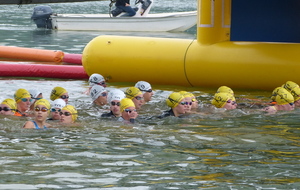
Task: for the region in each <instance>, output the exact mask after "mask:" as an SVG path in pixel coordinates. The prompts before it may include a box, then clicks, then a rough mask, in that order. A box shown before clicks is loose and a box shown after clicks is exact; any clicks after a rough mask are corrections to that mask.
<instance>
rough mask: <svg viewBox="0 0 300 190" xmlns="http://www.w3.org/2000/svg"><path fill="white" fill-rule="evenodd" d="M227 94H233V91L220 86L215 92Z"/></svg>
mask: <svg viewBox="0 0 300 190" xmlns="http://www.w3.org/2000/svg"><path fill="white" fill-rule="evenodd" d="M221 92H224V93H229V94H232V95H233V94H234V92H233V90H232V89H231V88H229V87H228V86H220V87H219V88H218V90H217V93H221Z"/></svg>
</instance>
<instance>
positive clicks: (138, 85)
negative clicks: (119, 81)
mask: <svg viewBox="0 0 300 190" xmlns="http://www.w3.org/2000/svg"><path fill="white" fill-rule="evenodd" d="M135 87H136V88H138V89H140V91H143V92H145V91H148V90H151V89H152V87H151V85H150V83H148V82H146V81H139V82H137V83H136V84H135Z"/></svg>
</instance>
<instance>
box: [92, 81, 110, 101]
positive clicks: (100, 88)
mask: <svg viewBox="0 0 300 190" xmlns="http://www.w3.org/2000/svg"><path fill="white" fill-rule="evenodd" d="M103 92H107V90H106V89H105V88H104V87H103V86H100V85H94V86H93V87H92V88H91V93H90V96H91V98H92V100H93V101H95V100H96V99H97V98H98V97H99V96H100V95H101V94H102V93H103Z"/></svg>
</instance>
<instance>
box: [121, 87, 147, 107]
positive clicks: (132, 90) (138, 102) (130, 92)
mask: <svg viewBox="0 0 300 190" xmlns="http://www.w3.org/2000/svg"><path fill="white" fill-rule="evenodd" d="M125 95H126V98H129V99H131V100H132V101H133V103H134V105H135V109H137V110H139V109H141V107H142V105H144V104H145V102H144V97H143V93H142V92H141V91H140V90H139V89H138V88H137V87H129V88H127V89H126V91H125Z"/></svg>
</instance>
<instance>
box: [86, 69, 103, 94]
mask: <svg viewBox="0 0 300 190" xmlns="http://www.w3.org/2000/svg"><path fill="white" fill-rule="evenodd" d="M88 82H89V85H90V87H89V89H88V90H87V91H86V92H85V93H84V94H87V95H89V94H90V91H91V88H92V87H93V86H94V85H100V86H103V87H104V88H106V82H105V79H104V77H103V76H102V75H100V74H98V73H94V74H92V75H91V76H90V77H89V81H88Z"/></svg>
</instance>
